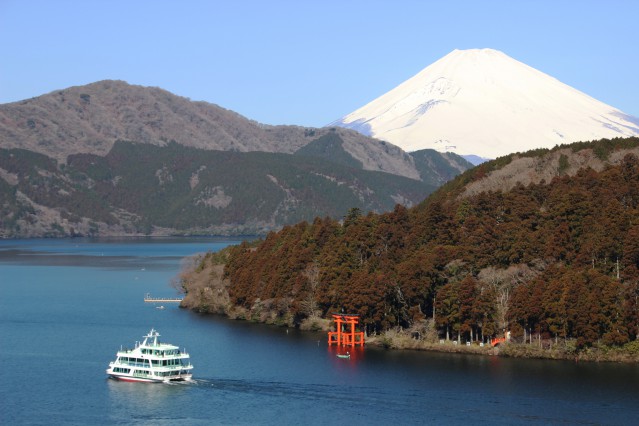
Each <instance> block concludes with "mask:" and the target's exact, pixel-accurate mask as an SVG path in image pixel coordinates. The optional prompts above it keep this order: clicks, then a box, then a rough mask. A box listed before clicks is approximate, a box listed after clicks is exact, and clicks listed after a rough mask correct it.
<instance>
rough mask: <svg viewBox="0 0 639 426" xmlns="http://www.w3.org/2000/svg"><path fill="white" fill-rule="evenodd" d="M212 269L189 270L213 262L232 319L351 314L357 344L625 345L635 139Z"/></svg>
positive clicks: (632, 283)
mask: <svg viewBox="0 0 639 426" xmlns="http://www.w3.org/2000/svg"><path fill="white" fill-rule="evenodd" d="M224 256H226V258H224V257H223V256H207V257H206V259H205V260H204V261H203V262H202V263H201V264H200V270H202V269H205V268H206V267H207V262H212V261H213V260H214V259H217V260H218V261H219V260H220V259H225V260H224V262H225V277H226V279H227V281H224V285H226V286H227V287H226V290H228V301H229V303H230V304H229V305H228V306H226V307H224V308H223V309H224V310H226V311H227V312H230V311H233V312H234V315H235V316H237V315H238V312H243V313H241V314H240V315H244V316H246V317H247V318H248V317H251V318H256V319H262V320H264V318H266V317H267V316H269V315H270V317H271V318H272V317H273V316H275V317H277V318H279V320H280V321H286V322H289V323H293V324H299V323H301V322H302V321H304V320H305V319H306V318H309V317H326V316H327V315H328V316H330V313H331V312H347V313H355V314H359V315H361V316H362V319H363V322H364V324H365V327H366V330H367V331H368V332H369V333H374V332H383V331H385V330H388V329H391V328H395V327H398V326H399V327H402V328H403V329H416V328H418V327H421V326H422V325H423V324H424V323H425V320H428V319H431V318H433V317H434V318H435V324H434V325H435V328H436V331H437V335H438V336H439V337H438V338H442V339H444V338H451V339H458V340H460V341H469V342H477V341H480V340H482V341H486V340H487V339H488V338H489V337H493V336H500V335H503V332H504V331H510V332H511V334H512V337H513V340H515V341H517V340H518V341H520V342H521V341H524V340H525V341H530V340H531V336H532V339H534V340H535V341H537V340H539V341H540V342H543V341H550V342H557V341H564V342H573V343H574V345H576V347H578V348H585V347H589V346H592V345H612V346H615V345H617V346H618V345H624V344H627V343H628V342H633V341H635V340H637V334H638V333H639V328H638V322H639V311H638V304H637V300H638V299H639V139H637V138H630V139H615V140H601V141H596V142H590V143H578V144H573V145H568V146H561V147H557V148H555V149H553V150H550V151H549V150H539V151H534V152H528V153H523V154H514V155H511V156H508V157H503V158H499V159H497V160H495V161H492V162H489V163H486V164H484V165H482V166H480V167H477V168H475V169H472V170H470V171H468V172H466V173H464V174H463V175H461V176H459V177H458V178H456V179H455V180H453V181H451V182H450V183H449V184H447V185H445V186H444V187H442V188H441V189H440V190H438V191H437V192H436V193H435V194H433V195H432V196H431V197H429V198H428V199H427V200H426V201H424V202H423V203H422V204H421V205H419V206H417V207H414V208H411V209H406V208H404V207H401V206H398V207H396V208H395V210H394V211H392V212H389V213H384V214H367V215H362V214H361V213H360V212H359V211H358V210H357V209H352V210H351V211H349V213H348V214H347V215H346V217H345V218H344V220H343V222H338V221H336V220H331V219H320V218H318V219H315V221H313V222H312V223H306V222H302V223H299V224H297V225H294V226H287V227H285V228H284V229H282V230H281V231H280V232H277V233H271V234H269V235H268V236H267V237H266V238H265V239H264V240H263V241H261V242H259V243H257V244H254V245H253V246H252V245H251V244H248V243H245V244H242V245H240V246H236V247H234V248H232V249H230V250H229V251H228V252H227V253H225V254H224ZM184 283H185V286H186V290H187V298H188V300H187V302H188V303H187V305H188V306H189V307H192V308H194V309H198V310H201V311H213V310H221V308H220V305H219V303H218V304H216V300H215V299H216V296H215V295H213V292H211V291H207V290H206V285H204V286H203V287H202V283H201V282H200V284H199V286H200V287H198V288H196V287H194V286H192V287H189V285H190V284H189V283H188V280H187V281H185V282H184ZM217 285H219V282H218V284H217ZM218 290H219V291H218V292H217V293H216V294H223V293H224V292H223V291H222V290H221V289H218ZM224 294H225V293H224ZM207 295H208V296H207ZM267 311H268V312H269V313H268V315H266V316H265V314H264V312H267Z"/></svg>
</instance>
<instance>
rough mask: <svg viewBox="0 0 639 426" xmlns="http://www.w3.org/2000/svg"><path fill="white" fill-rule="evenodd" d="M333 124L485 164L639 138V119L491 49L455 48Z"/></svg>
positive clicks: (408, 148) (408, 146) (410, 148)
mask: <svg viewBox="0 0 639 426" xmlns="http://www.w3.org/2000/svg"><path fill="white" fill-rule="evenodd" d="M331 125H336V126H342V127H346V128H351V129H355V130H357V131H359V132H361V133H362V134H365V135H368V136H372V137H375V138H378V139H382V140H385V141H388V142H390V143H393V144H395V145H397V146H399V147H401V148H402V149H404V150H406V151H409V152H410V151H415V150H420V149H424V148H432V149H436V150H438V151H440V152H455V153H457V154H460V155H475V156H479V157H483V158H496V157H499V156H503V155H507V154H510V153H514V152H524V151H528V150H531V149H536V148H552V147H553V146H555V145H558V144H566V143H571V142H577V141H589V140H595V139H601V138H614V137H628V136H639V119H638V118H636V117H632V116H629V115H627V114H625V113H623V112H622V111H619V110H618V109H616V108H613V107H611V106H609V105H606V104H604V103H602V102H600V101H598V100H596V99H593V98H591V97H590V96H588V95H586V94H584V93H582V92H580V91H578V90H576V89H573V88H572V87H570V86H568V85H566V84H563V83H561V82H560V81H558V80H556V79H555V78H552V77H550V76H548V75H547V74H544V73H542V72H540V71H537V70H535V69H534V68H531V67H529V66H528V65H525V64H523V63H521V62H519V61H516V60H515V59H512V58H510V57H509V56H507V55H505V54H504V53H502V52H499V51H496V50H492V49H471V50H454V51H453V52H451V53H450V54H448V55H446V56H445V57H443V58H441V59H440V60H438V61H437V62H435V63H433V64H432V65H430V66H428V67H426V68H425V69H423V70H422V71H420V72H419V73H418V74H417V75H415V76H414V77H412V78H410V79H408V80H406V81H405V82H403V83H402V84H400V85H399V86H397V87H396V88H394V89H392V90H391V91H389V92H387V93H386V94H384V95H382V96H380V97H378V98H377V99H375V100H373V101H372V102H370V103H368V104H367V105H365V106H363V107H361V108H359V109H358V110H356V111H354V112H352V113H350V114H348V115H346V116H345V117H342V118H341V119H339V120H337V121H335V122H334V123H332V124H331ZM473 162H474V163H475V164H477V161H476V160H475V161H473Z"/></svg>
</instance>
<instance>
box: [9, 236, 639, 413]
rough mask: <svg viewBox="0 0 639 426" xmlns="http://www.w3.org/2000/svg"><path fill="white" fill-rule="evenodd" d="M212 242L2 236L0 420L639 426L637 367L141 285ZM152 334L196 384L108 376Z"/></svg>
mask: <svg viewBox="0 0 639 426" xmlns="http://www.w3.org/2000/svg"><path fill="white" fill-rule="evenodd" d="M237 242H239V240H229V239H220V238H208V239H205V238H167V239H121V240H118V239H103V240H89V239H63V240H8V241H0V363H1V365H2V368H0V401H1V403H0V407H1V409H0V423H2V424H11V425H16V424H153V425H162V424H167V425H176V424H177V425H181V424H184V425H191V424H202V425H204V424H207V425H208V424H227V425H244V424H246V425H249V424H301V423H305V424H309V425H311V424H318V425H319V424H322V425H326V424H329V425H333V424H348V425H353V424H355V425H358V424H382V425H384V424H437V425H457V424H486V425H496V424H503V425H522V424H528V425H531V424H562V425H572V424H580V425H592V424H610V425H632V424H639V366H638V365H626V364H607V363H574V362H567V361H543V360H519V359H502V358H498V357H483V356H473V355H459V354H439V353H428V352H413V351H389V350H383V349H380V348H372V347H368V348H366V349H355V350H352V351H351V352H352V354H353V356H352V358H351V359H350V360H347V359H340V358H337V357H336V353H337V352H336V349H335V348H334V347H333V348H329V347H328V346H327V343H326V335H325V334H324V333H301V332H299V331H297V330H295V329H287V328H283V327H274V326H266V325H261V324H253V323H248V322H242V321H231V320H228V319H225V318H221V317H213V316H202V315H198V314H195V313H192V312H190V311H186V310H183V309H180V308H178V307H177V304H170V303H166V304H164V306H165V307H166V309H164V310H159V309H156V308H155V306H154V305H153V304H149V303H144V301H143V298H144V295H145V294H146V293H150V294H151V295H152V296H158V297H159V296H175V295H176V292H175V290H173V288H171V286H170V282H171V279H172V278H173V277H175V276H176V275H177V274H178V272H179V271H180V264H181V261H182V259H183V258H184V257H185V256H188V255H191V254H194V253H200V252H206V251H216V250H219V249H221V248H223V247H225V246H226V245H228V244H235V243H237ZM151 328H155V329H157V330H158V331H159V332H160V334H161V336H162V340H163V341H165V342H168V343H173V344H176V345H179V346H180V347H183V348H185V349H186V351H187V352H189V353H190V355H191V361H192V363H193V365H194V366H195V368H194V370H193V376H194V378H195V380H194V382H193V383H187V384H142V383H125V382H118V381H115V380H110V379H107V377H106V374H105V370H106V368H107V366H108V364H109V362H110V361H112V360H114V359H115V352H116V351H117V350H118V349H120V347H121V346H124V347H133V345H134V343H135V342H136V341H140V340H141V339H142V337H143V336H144V335H145V334H147V333H148V332H149V330H150V329H151Z"/></svg>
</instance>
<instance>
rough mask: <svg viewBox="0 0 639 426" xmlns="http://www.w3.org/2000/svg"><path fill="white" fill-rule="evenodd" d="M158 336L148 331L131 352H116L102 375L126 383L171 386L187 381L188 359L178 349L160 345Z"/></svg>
mask: <svg viewBox="0 0 639 426" xmlns="http://www.w3.org/2000/svg"><path fill="white" fill-rule="evenodd" d="M158 337H160V333H158V332H157V331H156V330H153V329H151V331H150V332H149V334H147V335H146V336H144V341H143V342H142V343H139V342H136V343H135V348H134V349H124V350H122V349H121V350H119V351H118V352H117V354H116V359H115V361H112V362H110V363H109V368H108V369H107V370H106V373H107V374H108V375H109V377H110V378H113V379H118V380H124V381H128V382H174V381H188V380H191V377H192V374H191V370H192V369H193V366H192V365H191V362H190V356H189V354H187V353H186V352H184V351H180V348H179V347H177V346H174V345H170V344H168V343H161V342H160V340H159V339H158Z"/></svg>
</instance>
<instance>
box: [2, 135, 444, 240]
mask: <svg viewBox="0 0 639 426" xmlns="http://www.w3.org/2000/svg"><path fill="white" fill-rule="evenodd" d="M434 189H435V186H434V185H428V184H425V183H423V182H421V181H419V180H414V179H409V178H406V177H403V176H397V175H393V174H389V173H383V172H376V171H368V170H361V169H360V168H357V167H351V166H350V165H341V164H338V163H337V162H332V161H328V160H326V159H322V158H318V157H314V156H305V155H292V154H281V153H266V152H233V151H213V150H202V149H197V148H191V147H185V146H182V145H179V144H177V143H175V142H169V143H167V144H166V145H165V146H162V147H160V146H155V145H149V144H141V143H132V142H116V143H115V144H114V145H113V146H112V148H111V150H110V151H109V153H108V154H107V155H106V156H99V155H95V154H74V155H71V156H69V157H68V159H67V162H66V163H65V164H62V165H59V164H58V163H57V161H56V160H55V159H53V158H51V157H47V156H45V155H44V154H39V153H34V152H32V151H28V150H22V149H0V238H3V237H4V238H7V237H14V238H15V237H63V236H80V235H81V236H110V235H115V236H122V235H205V234H206V235H210V234H214V235H232V234H263V233H266V232H268V231H271V230H275V229H279V228H281V227H282V226H284V225H287V224H292V223H297V222H301V221H313V219H314V218H315V217H331V218H336V219H339V218H341V217H343V216H344V215H345V214H346V212H347V211H348V210H349V209H351V208H357V209H359V210H361V211H363V212H369V211H370V212H383V211H388V210H391V209H393V208H394V206H395V205H396V204H397V203H399V204H402V205H406V206H411V205H415V204H417V203H419V202H420V201H422V200H423V199H424V197H426V196H427V195H428V194H429V193H431V192H432V191H433V190H434Z"/></svg>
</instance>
